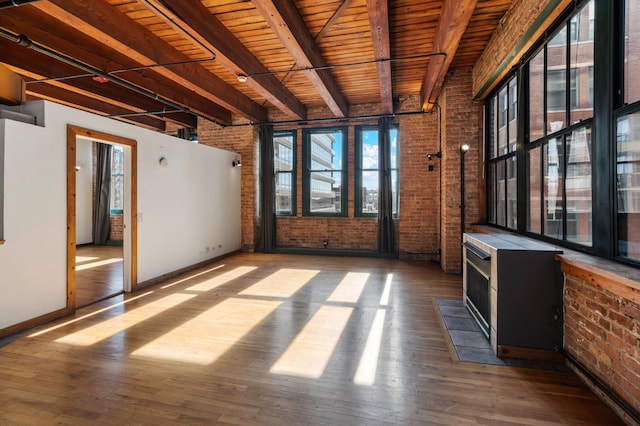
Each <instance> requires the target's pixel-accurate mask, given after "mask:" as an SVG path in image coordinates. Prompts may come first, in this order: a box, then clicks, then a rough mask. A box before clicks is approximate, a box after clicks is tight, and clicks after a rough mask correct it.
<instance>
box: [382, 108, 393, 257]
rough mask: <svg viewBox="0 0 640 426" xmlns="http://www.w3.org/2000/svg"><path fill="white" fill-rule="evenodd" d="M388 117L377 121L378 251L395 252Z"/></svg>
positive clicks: (389, 119) (389, 121) (389, 120)
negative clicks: (378, 171) (378, 166)
mask: <svg viewBox="0 0 640 426" xmlns="http://www.w3.org/2000/svg"><path fill="white" fill-rule="evenodd" d="M390 123H391V118H390V117H382V118H380V120H379V121H378V158H379V161H380V173H379V175H378V179H379V181H378V183H379V185H378V188H379V189H378V250H379V251H380V253H395V239H394V235H393V193H392V191H391V140H390V137H391V135H390V132H389V127H390Z"/></svg>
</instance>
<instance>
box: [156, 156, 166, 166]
mask: <svg viewBox="0 0 640 426" xmlns="http://www.w3.org/2000/svg"><path fill="white" fill-rule="evenodd" d="M158 164H160V166H161V167H167V157H160V159H159V160H158Z"/></svg>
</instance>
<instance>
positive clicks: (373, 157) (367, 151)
mask: <svg viewBox="0 0 640 426" xmlns="http://www.w3.org/2000/svg"><path fill="white" fill-rule="evenodd" d="M360 168H362V169H378V130H375V129H372V130H363V131H362V156H361V158H360Z"/></svg>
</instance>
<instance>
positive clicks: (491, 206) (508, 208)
mask: <svg viewBox="0 0 640 426" xmlns="http://www.w3.org/2000/svg"><path fill="white" fill-rule="evenodd" d="M487 106H488V109H489V111H488V113H487V114H486V115H487V138H488V140H489V144H488V145H489V152H488V155H489V158H490V160H489V165H488V167H489V170H488V179H487V185H488V196H487V203H488V217H489V221H490V223H493V224H496V225H499V226H504V227H507V228H510V229H516V228H517V216H518V215H517V211H518V209H517V206H518V204H517V181H518V173H517V163H516V161H515V160H516V157H515V151H516V142H517V139H518V126H519V124H518V80H517V79H516V78H515V77H512V78H511V79H509V81H508V82H507V83H506V84H504V85H503V86H501V88H499V89H498V91H497V94H496V95H495V96H493V97H492V98H491V99H489V102H488V103H487ZM496 107H497V108H498V110H499V111H496ZM496 114H497V120H496ZM496 139H497V141H496ZM496 142H497V144H496ZM496 145H497V151H496V149H495V148H494V147H496Z"/></svg>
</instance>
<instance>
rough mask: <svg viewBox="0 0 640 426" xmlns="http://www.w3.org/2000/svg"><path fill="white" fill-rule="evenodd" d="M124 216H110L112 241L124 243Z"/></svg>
mask: <svg viewBox="0 0 640 426" xmlns="http://www.w3.org/2000/svg"><path fill="white" fill-rule="evenodd" d="M122 219H123V215H122V214H112V215H111V216H109V222H110V226H111V228H110V230H109V239H110V240H112V241H122V240H123V239H124V226H123V225H124V223H123V221H122Z"/></svg>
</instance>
